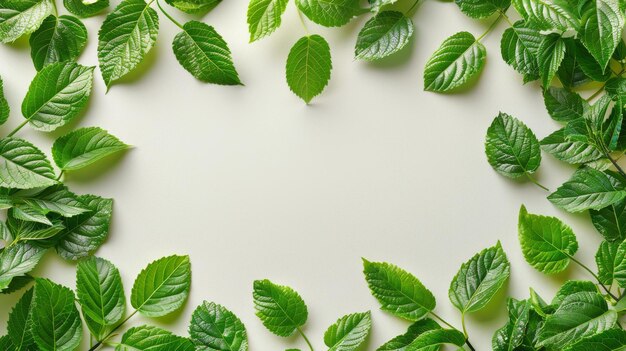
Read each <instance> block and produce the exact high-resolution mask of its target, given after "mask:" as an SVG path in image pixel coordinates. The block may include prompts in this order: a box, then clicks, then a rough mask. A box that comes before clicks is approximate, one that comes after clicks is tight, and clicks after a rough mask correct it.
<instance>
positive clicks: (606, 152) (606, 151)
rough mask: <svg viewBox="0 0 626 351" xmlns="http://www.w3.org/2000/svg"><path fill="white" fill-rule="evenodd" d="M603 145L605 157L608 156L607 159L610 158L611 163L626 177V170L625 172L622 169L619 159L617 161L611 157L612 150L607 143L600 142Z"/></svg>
mask: <svg viewBox="0 0 626 351" xmlns="http://www.w3.org/2000/svg"><path fill="white" fill-rule="evenodd" d="M599 144H600V145H601V148H602V152H603V153H604V157H606V158H607V159H609V161H611V163H612V164H613V167H615V169H616V170H617V172H618V173H619V174H620V175H621V176H622V177H624V178H625V179H626V172H624V170H623V169H622V167H620V165H619V164H618V163H617V161H615V160H614V159H613V157H611V152H610V151H609V149H608V148H607V147H606V145H604V143H602V142H600V143H599Z"/></svg>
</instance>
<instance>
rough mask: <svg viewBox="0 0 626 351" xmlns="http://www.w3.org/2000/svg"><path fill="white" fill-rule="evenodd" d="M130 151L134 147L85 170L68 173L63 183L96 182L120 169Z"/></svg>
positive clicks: (99, 161)
mask: <svg viewBox="0 0 626 351" xmlns="http://www.w3.org/2000/svg"><path fill="white" fill-rule="evenodd" d="M130 150H132V147H131V148H129V149H126V150H122V151H119V152H116V153H114V154H113V155H109V156H107V157H105V158H103V159H100V160H98V161H97V162H96V163H93V164H91V165H89V166H87V167H85V168H83V169H79V170H76V171H71V172H66V173H65V175H64V179H63V182H73V183H79V184H85V183H91V182H94V181H96V180H97V179H98V178H101V177H102V176H104V175H105V174H106V173H107V172H110V171H111V170H112V169H114V168H117V167H120V164H122V162H124V161H123V159H124V158H125V156H126V154H127V153H128V152H129V151H130Z"/></svg>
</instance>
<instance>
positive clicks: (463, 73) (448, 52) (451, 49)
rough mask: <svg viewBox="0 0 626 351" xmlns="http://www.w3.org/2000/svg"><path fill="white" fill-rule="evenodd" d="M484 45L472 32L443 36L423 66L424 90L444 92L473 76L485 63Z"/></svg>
mask: <svg viewBox="0 0 626 351" xmlns="http://www.w3.org/2000/svg"><path fill="white" fill-rule="evenodd" d="M486 56H487V51H486V49H485V46H484V45H483V44H482V43H480V42H479V41H477V40H476V38H474V36H473V35H472V34H471V33H468V32H460V33H456V34H454V35H453V36H451V37H449V38H448V39H446V40H445V41H444V42H443V43H442V44H441V46H440V47H439V49H437V51H435V53H433V55H432V56H431V57H430V59H428V62H427V63H426V67H425V68H424V90H427V91H434V92H447V91H450V90H453V89H455V88H458V87H460V86H462V85H464V84H465V83H467V82H468V81H469V80H470V79H471V78H473V77H475V76H476V75H477V74H478V73H479V72H480V71H481V70H482V68H483V66H484V65H485V58H486Z"/></svg>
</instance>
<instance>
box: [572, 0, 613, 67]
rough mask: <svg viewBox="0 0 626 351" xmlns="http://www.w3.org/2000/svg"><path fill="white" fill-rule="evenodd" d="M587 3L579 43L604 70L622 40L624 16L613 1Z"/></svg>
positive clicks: (598, 0)
mask: <svg viewBox="0 0 626 351" xmlns="http://www.w3.org/2000/svg"><path fill="white" fill-rule="evenodd" d="M589 3H590V5H589V6H588V7H587V9H586V11H585V13H584V15H583V18H584V21H583V23H582V27H581V33H580V41H581V42H582V43H583V45H585V47H587V49H588V50H589V52H590V53H591V55H593V57H594V58H595V59H596V61H597V62H598V63H599V64H600V68H602V69H604V68H606V67H607V65H608V64H609V60H610V59H611V56H613V53H614V52H615V49H616V48H617V45H618V44H619V43H620V42H621V40H622V29H623V28H624V14H623V12H622V10H620V8H619V5H618V2H617V1H615V0H595V1H590V2H589Z"/></svg>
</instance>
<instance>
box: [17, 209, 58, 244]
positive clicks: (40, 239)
mask: <svg viewBox="0 0 626 351" xmlns="http://www.w3.org/2000/svg"><path fill="white" fill-rule="evenodd" d="M16 209H17V208H12V209H11V210H9V212H8V214H7V215H8V217H9V218H8V219H7V227H8V228H9V230H10V232H11V234H12V235H13V237H14V240H15V241H16V242H26V241H37V243H35V244H38V245H40V246H42V247H48V246H49V241H48V240H47V239H50V238H55V239H56V238H57V235H58V234H59V233H60V232H61V231H62V230H63V229H64V227H63V224H62V222H61V221H60V220H55V221H54V223H42V222H44V221H36V220H35V219H36V218H34V216H33V214H32V213H26V212H22V213H18V212H17V211H16ZM44 217H45V216H44Z"/></svg>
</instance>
